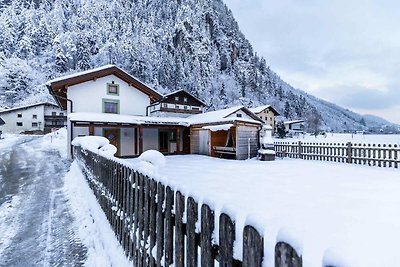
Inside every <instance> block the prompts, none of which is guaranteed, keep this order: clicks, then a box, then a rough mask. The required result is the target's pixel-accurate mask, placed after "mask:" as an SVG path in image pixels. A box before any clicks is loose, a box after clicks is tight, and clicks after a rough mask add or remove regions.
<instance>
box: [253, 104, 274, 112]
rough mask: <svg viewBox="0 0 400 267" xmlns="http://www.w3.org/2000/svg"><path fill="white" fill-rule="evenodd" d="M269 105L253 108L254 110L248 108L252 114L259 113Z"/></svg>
mask: <svg viewBox="0 0 400 267" xmlns="http://www.w3.org/2000/svg"><path fill="white" fill-rule="evenodd" d="M270 106H271V105H264V106H259V107H255V108H249V110H250V111H251V112H253V113H260V112H261V111H263V110H264V109H266V108H269V107H270Z"/></svg>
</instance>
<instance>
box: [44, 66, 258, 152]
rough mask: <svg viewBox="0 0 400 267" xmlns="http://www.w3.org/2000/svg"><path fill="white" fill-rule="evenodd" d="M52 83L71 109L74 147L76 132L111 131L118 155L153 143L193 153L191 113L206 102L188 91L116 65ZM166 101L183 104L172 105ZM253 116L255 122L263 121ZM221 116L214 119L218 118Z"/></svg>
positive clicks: (52, 88) (103, 133) (70, 131)
mask: <svg viewBox="0 0 400 267" xmlns="http://www.w3.org/2000/svg"><path fill="white" fill-rule="evenodd" d="M47 86H48V88H49V91H50V93H51V94H52V95H53V96H54V98H55V99H56V101H57V102H58V103H59V105H60V106H61V107H63V108H64V109H66V110H68V142H69V146H68V148H69V151H70V152H71V145H70V142H71V140H72V139H73V138H75V137H77V136H85V135H97V136H104V137H107V138H108V139H109V140H110V143H112V144H113V145H115V146H116V147H117V154H116V156H119V157H132V156H137V155H140V154H141V153H142V152H143V151H146V150H149V149H155V150H158V151H160V152H162V153H164V154H188V153H191V150H190V149H191V145H190V138H191V136H190V135H191V134H190V129H191V124H192V123H193V119H192V117H196V116H200V115H202V114H199V115H193V114H197V113H201V112H202V108H203V106H204V103H203V102H202V101H201V100H199V99H197V98H196V97H194V96H192V95H191V94H189V93H188V92H185V91H182V90H180V91H177V92H174V93H171V94H168V95H165V96H163V95H161V94H159V93H158V92H157V91H155V90H154V89H152V88H151V87H149V86H148V85H146V84H144V83H142V82H141V81H139V80H138V79H136V78H135V77H133V76H132V75H130V74H128V73H127V72H125V71H124V70H122V69H120V68H118V67H116V66H114V65H106V66H103V67H100V68H96V69H92V70H89V71H84V72H79V73H76V74H73V75H68V76H64V77H61V78H57V79H54V80H51V81H49V82H48V83H47ZM185 98H186V99H185ZM181 102H182V103H181ZM163 104H174V105H182V106H183V108H180V106H179V108H177V107H176V106H174V107H173V108H171V109H170V108H169V107H165V106H163ZM185 104H186V106H187V108H185V107H184V106H185ZM189 107H190V108H189ZM197 107H199V109H198V110H197V109H196V108H197ZM160 113H163V114H162V115H161V114H160ZM238 113H240V111H238ZM247 113H251V112H250V111H248V110H246V111H245V112H244V113H243V116H248V115H247ZM155 114H157V115H158V116H153V115H155ZM177 114H180V116H179V117H177V116H178V115H177ZM251 114H252V113H251ZM252 116H254V118H253V119H249V120H251V121H250V123H251V122H254V123H255V124H261V122H259V121H254V119H256V120H257V119H258V118H257V117H256V116H255V115H254V114H253V115H252ZM235 118H236V119H238V118H239V115H238V117H236V116H235ZM243 119H245V118H243ZM219 121H220V120H219V119H218V120H215V119H214V120H213V123H218V122H219ZM202 122H204V123H208V122H207V121H205V120H203V121H201V120H200V118H198V119H197V120H196V123H197V124H200V123H202ZM256 129H257V128H256ZM70 155H71V154H70Z"/></svg>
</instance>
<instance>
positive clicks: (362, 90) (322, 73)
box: [224, 0, 400, 124]
mask: <svg viewBox="0 0 400 267" xmlns="http://www.w3.org/2000/svg"><path fill="white" fill-rule="evenodd" d="M224 1H225V3H226V4H227V6H228V7H229V8H230V9H231V10H232V12H233V14H234V16H235V18H236V20H237V21H238V23H239V26H240V29H241V30H242V32H243V33H244V34H245V35H246V37H247V38H248V39H249V40H250V42H251V43H252V45H253V47H254V50H255V51H256V52H257V53H258V54H259V55H261V56H263V57H264V58H265V59H266V60H267V63H268V64H269V65H270V66H271V68H272V69H273V70H274V71H276V72H277V73H278V74H279V75H280V76H281V77H282V78H283V80H285V81H286V82H289V83H290V84H291V85H292V86H294V87H296V88H300V89H303V90H305V91H307V92H309V93H311V94H313V95H315V96H317V97H321V98H323V99H326V100H328V101H331V102H333V103H336V104H338V105H341V106H343V107H346V108H349V109H351V110H353V111H356V112H359V113H361V114H374V115H378V116H381V117H383V118H385V119H387V120H389V121H392V122H396V123H399V124H400V1H395V0H375V1H370V0H327V1H325V0H224Z"/></svg>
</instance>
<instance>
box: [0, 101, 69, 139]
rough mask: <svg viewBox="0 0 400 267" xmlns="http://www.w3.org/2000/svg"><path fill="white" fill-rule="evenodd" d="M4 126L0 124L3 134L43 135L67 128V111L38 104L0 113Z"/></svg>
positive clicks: (46, 104)
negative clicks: (53, 130)
mask: <svg viewBox="0 0 400 267" xmlns="http://www.w3.org/2000/svg"><path fill="white" fill-rule="evenodd" d="M0 116H1V118H2V120H3V121H4V125H1V124H0V131H2V132H3V133H12V134H20V133H35V134H43V133H48V132H50V131H51V130H52V129H53V128H55V129H59V128H62V127H64V126H66V121H67V117H66V114H65V111H63V110H62V109H60V108H59V107H58V106H57V105H55V104H52V103H37V104H33V105H28V106H22V107H16V108H11V109H6V110H3V111H0Z"/></svg>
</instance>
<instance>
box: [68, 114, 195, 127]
mask: <svg viewBox="0 0 400 267" xmlns="http://www.w3.org/2000/svg"><path fill="white" fill-rule="evenodd" d="M68 117H69V119H70V120H71V121H75V122H110V123H123V124H161V125H165V124H167V125H182V126H189V123H188V122H187V121H185V119H184V118H178V117H147V116H133V115H121V114H110V113H90V112H76V113H71V114H69V115H68Z"/></svg>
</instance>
